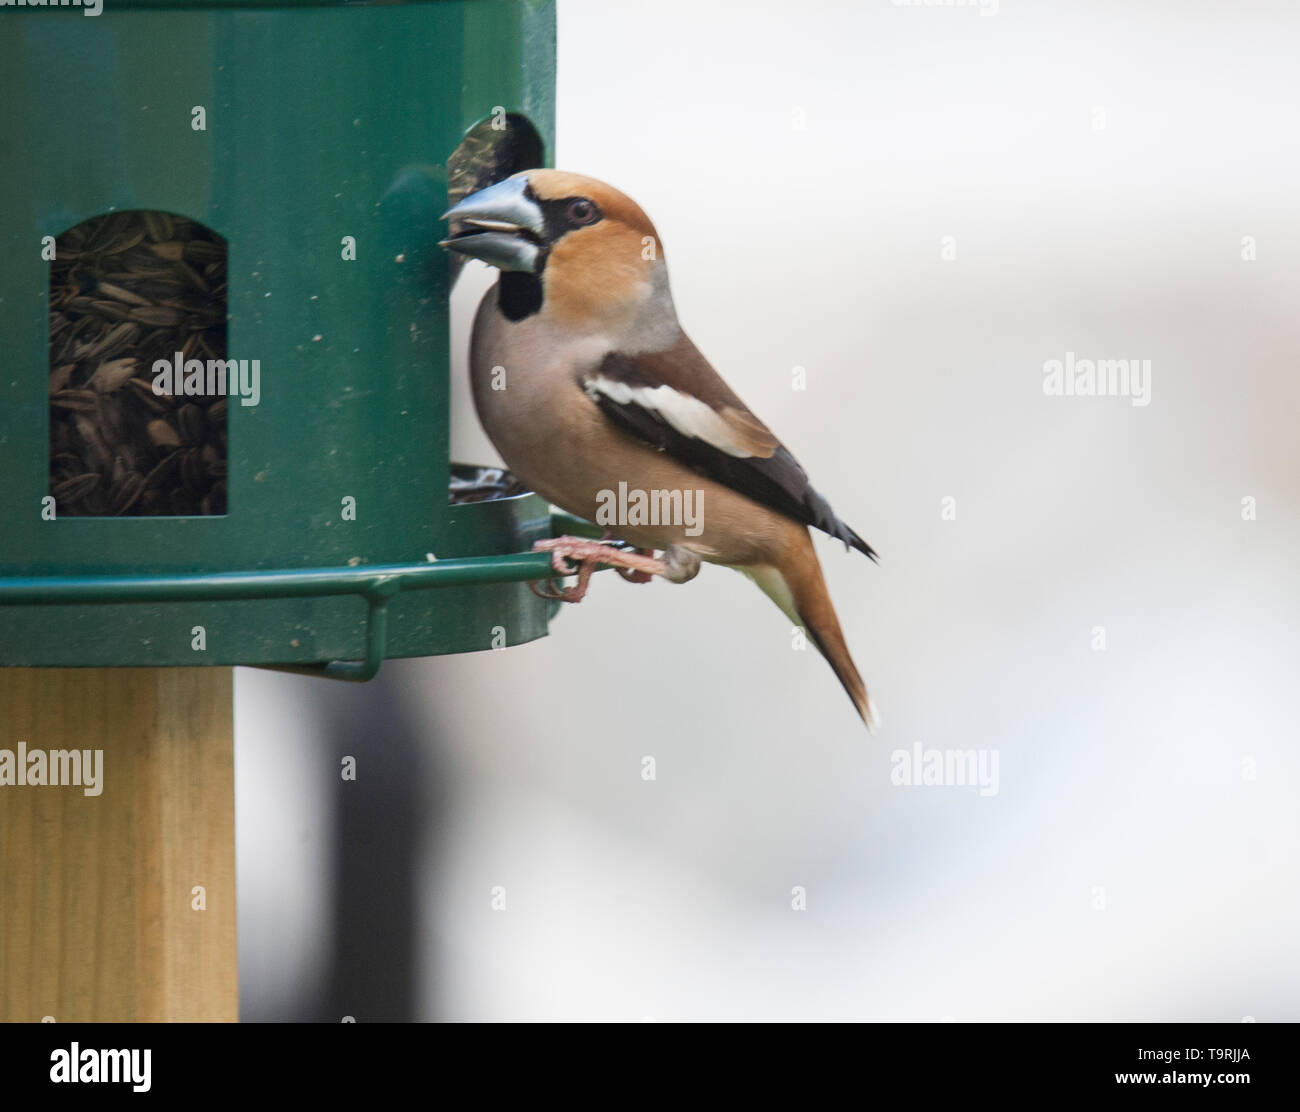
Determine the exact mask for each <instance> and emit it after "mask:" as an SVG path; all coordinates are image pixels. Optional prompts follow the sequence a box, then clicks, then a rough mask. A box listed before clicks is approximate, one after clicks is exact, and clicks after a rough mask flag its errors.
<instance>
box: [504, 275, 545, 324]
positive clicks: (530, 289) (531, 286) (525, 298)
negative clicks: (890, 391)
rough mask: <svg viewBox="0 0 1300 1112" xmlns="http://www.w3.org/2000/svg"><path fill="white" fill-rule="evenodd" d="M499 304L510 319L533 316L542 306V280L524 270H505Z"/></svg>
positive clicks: (516, 319) (517, 319)
mask: <svg viewBox="0 0 1300 1112" xmlns="http://www.w3.org/2000/svg"><path fill="white" fill-rule="evenodd" d="M497 285H498V287H499V292H498V294H497V304H498V305H499V306H500V308H501V312H502V313H504V314H505V318H506V320H508V321H521V320H523V319H524V318H525V317H531V316H532V315H533V314H534V313H536V312H537V311H538V310H539V309H540V308H541V307H542V280H541V278H539V277H538V276H537V275H536V274H528V273H525V272H524V271H522V270H503V271H502V272H501V279H500V281H499V282H498V283H497Z"/></svg>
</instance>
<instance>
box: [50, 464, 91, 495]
mask: <svg viewBox="0 0 1300 1112" xmlns="http://www.w3.org/2000/svg"><path fill="white" fill-rule="evenodd" d="M97 486H99V476H98V475H96V474H95V472H93V471H88V472H86V474H84V475H77V476H76V477H75V478H72V479H65V480H64V481H63V482H61V483H58V484H56V485H55V486H52V487H51V488H50V493H51V494H52V495H54V500H55V501H56V502H63V501H65V500H66V501H68V502H77V501H79V500H80V499H82V498H84V497H85V496H86V495H87V494H89V493H90V492H91V491H92V490H94V489H95V487H97Z"/></svg>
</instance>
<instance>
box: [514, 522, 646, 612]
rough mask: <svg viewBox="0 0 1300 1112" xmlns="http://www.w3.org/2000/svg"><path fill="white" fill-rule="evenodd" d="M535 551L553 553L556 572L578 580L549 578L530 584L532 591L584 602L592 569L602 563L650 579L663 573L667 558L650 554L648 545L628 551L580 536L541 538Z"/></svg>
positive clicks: (642, 580) (639, 579) (636, 578)
mask: <svg viewBox="0 0 1300 1112" xmlns="http://www.w3.org/2000/svg"><path fill="white" fill-rule="evenodd" d="M533 551H534V552H549V553H550V554H551V567H552V568H554V569H555V571H556V573H557V576H559V577H564V576H569V575H575V574H576V575H577V577H578V582H577V583H576V584H575V585H574V586H572V587H556V586H555V580H554V579H549V580H547V585H546V586H545V587H539V586H538V585H537V584H536V583H529V584H528V586H529V588H530V589H531V590H532V592H533V594H535V595H540V596H541V597H542V598H548V599H560V600H561V601H562V602H581V601H582V600H583V598H584V597H585V596H586V594H587V583H588V582H589V581H590V579H591V573H592V572H594V571H595V570H596V568H597V567H598V566H600V565H601V564H605V565H607V566H609V567H612V568H614V569H615V570H616V571H617V572H618V573H619V574H620V575H622V576H623V577H624V578H625V579H629V580H630V581H631V582H633V583H648V582H650V579H651V578H652V577H653V576H656V575H663V574H664V572H665V571H667V567H666V565H665V564H664V562H663V561H662V560H656V559H655V558H654V557H653V556H651V555H648V554H647V551H648V550H646V549H641V548H638V549H634V550H631V551H629V550H627V549H625V548H619V547H617V546H616V545H613V544H610V543H609V542H607V541H588V540H583V539H582V538H581V537H555V538H553V539H551V540H547V541H538V542H537V543H536V544H535V545H533Z"/></svg>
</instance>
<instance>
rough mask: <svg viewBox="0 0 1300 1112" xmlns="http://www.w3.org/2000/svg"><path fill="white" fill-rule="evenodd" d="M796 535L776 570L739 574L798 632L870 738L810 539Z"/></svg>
mask: <svg viewBox="0 0 1300 1112" xmlns="http://www.w3.org/2000/svg"><path fill="white" fill-rule="evenodd" d="M798 533H799V541H798V542H796V543H795V544H793V545H791V550H790V551H789V552H788V553H787V554H786V555H785V557H784V558H783V559H782V560H781V562H780V566H779V567H778V566H774V565H761V566H757V567H749V568H743V569H742V570H743V571H744V572H745V574H746V575H748V576H749V577H750V578H751V579H752V580H754V582H755V583H757V584H758V586H759V587H760V588H761V589H762V591H763V593H764V594H765V595H767V597H768V598H770V599H771V600H772V601H773V602H775V603H776V604H777V606H779V607H780V608H781V610H782V611H784V613H785V615H786V617H787V618H789V619H790V620H791V621H792V622H794V623H795V624H796V625H798V626H802V627H803V629H804V631H805V632H806V633H807V635H808V637H809V638H810V639H811V640H812V642H813V644H814V645H816V646H817V649H818V651H820V652H821V654H822V656H824V657H825V658H826V662H827V663H828V664H829V665H830V666H831V668H832V669H834V671H835V675H836V676H837V677H838V678H839V681H840V683H841V684H843V685H844V690H845V691H847V692H848V695H849V698H850V699H852V700H853V705H854V707H856V708H857V711H858V714H859V715H861V717H862V721H863V722H865V723H866V726H867V729H868V730H871V731H872V732H873V733H874V732H875V729H876V727H877V726H878V725H879V724H880V719H879V716H878V715H877V714H876V711H875V708H874V707H873V706H872V703H871V699H870V697H869V696H868V695H867V685H866V684H865V683H864V682H863V681H862V676H861V675H859V674H858V669H857V665H855V664H854V663H853V657H852V656H851V655H850V654H849V646H848V644H847V643H846V642H845V640H844V633H843V631H842V630H841V629H840V621H839V618H838V617H837V616H836V614H835V607H834V606H833V605H832V603H831V596H830V592H829V591H828V590H827V589H826V580H825V578H824V577H823V576H822V568H821V563H820V562H819V561H818V559H817V552H816V550H815V549H814V548H813V544H812V538H811V537H809V535H808V531H807V530H806V529H802V528H801V529H799V531H798Z"/></svg>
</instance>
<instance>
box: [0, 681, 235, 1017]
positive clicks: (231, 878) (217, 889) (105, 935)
mask: <svg viewBox="0 0 1300 1112" xmlns="http://www.w3.org/2000/svg"><path fill="white" fill-rule="evenodd" d="M232 692H233V684H232V676H231V669H229V668H68V669H42V668H0V762H4V760H5V757H6V754H5V752H4V751H5V750H8V751H9V754H10V763H9V767H10V771H13V770H14V768H15V767H16V765H17V757H18V755H19V744H20V743H22V744H23V745H24V746H25V753H26V766H27V767H26V769H25V770H24V771H25V772H26V773H28V776H27V777H26V778H27V779H30V778H32V777H31V773H32V771H33V767H34V766H33V754H34V753H35V752H37V751H39V752H42V753H44V754H45V755H46V757H45V758H43V760H45V761H46V762H48V754H49V753H51V752H52V751H54V750H72V749H79V750H82V751H83V755H84V751H86V750H91V751H92V758H91V759H92V763H93V760H94V758H93V751H95V750H100V751H102V754H103V763H102V779H101V782H100V784H99V785H98V788H99V789H100V793H99V794H97V795H87V794H86V790H85V787H84V786H83V787H78V786H60V787H55V786H49V785H48V781H49V780H50V779H51V778H52V777H51V773H50V771H48V770H47V772H46V775H45V777H44V779H45V780H46V781H47V785H46V786H38V785H33V784H31V783H30V782H29V783H27V784H25V785H19V784H17V783H14V784H8V783H4V782H3V781H4V780H5V779H6V777H5V774H4V767H3V764H2V763H0V1020H19V1021H39V1020H41V1019H42V1018H44V1017H46V1016H52V1017H53V1018H54V1019H55V1020H56V1021H57V1022H75V1021H84V1020H236V1019H238V1018H239V999H238V970H237V960H236V946H235V814H234V811H235V794H234V759H233V739H234V734H233V720H232V705H231V698H232ZM41 760H42V759H39V758H38V759H37V761H36V763H37V764H39V763H41ZM56 762H57V758H56ZM54 763H55V762H49V764H50V768H53V765H54ZM69 768H70V762H69V761H68V760H64V761H63V762H62V770H61V771H62V772H63V773H64V774H65V775H66V774H67V772H68V770H69ZM85 771H86V772H87V773H89V775H91V776H93V771H91V768H89V767H88V768H87V769H86V770H85ZM85 778H86V777H83V780H84V779H85ZM91 790H92V791H93V790H94V789H93V788H92V789H91ZM200 906H201V907H202V909H200Z"/></svg>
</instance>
